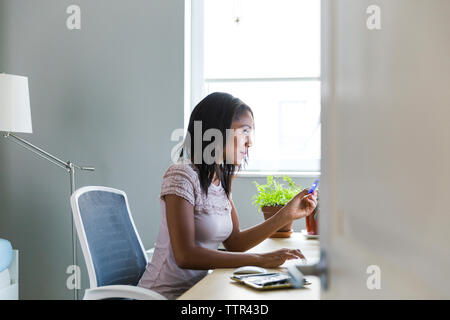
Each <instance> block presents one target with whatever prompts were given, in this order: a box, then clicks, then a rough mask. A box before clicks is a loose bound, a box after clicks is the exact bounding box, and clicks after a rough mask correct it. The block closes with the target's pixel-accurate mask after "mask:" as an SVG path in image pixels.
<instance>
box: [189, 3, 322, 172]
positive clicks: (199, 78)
mask: <svg viewBox="0 0 450 320" xmlns="http://www.w3.org/2000/svg"><path fill="white" fill-rule="evenodd" d="M204 1H205V0H185V37H184V38H185V44H184V45H185V46H184V48H185V54H184V56H185V60H184V62H185V67H184V72H185V75H184V80H185V86H184V90H185V94H184V132H185V133H186V131H187V127H188V124H189V117H190V114H191V112H192V110H193V109H194V107H195V106H196V105H197V104H198V103H199V102H200V101H201V100H202V99H203V96H204V86H203V84H204V83H213V82H216V83H217V82H250V81H251V82H268V81H271V82H281V81H283V82H285V81H319V82H320V83H321V84H322V77H321V75H322V70H321V72H320V75H319V76H318V77H285V78H275V77H274V78H238V79H230V78H226V79H221V78H205V77H204V68H203V66H204V65H203V60H204V58H203V56H204V54H203V41H204V39H203V21H204V19H203V12H204V10H203V8H204ZM268 175H272V176H282V175H289V176H292V177H305V178H309V177H319V176H320V171H288V170H286V171H282V170H278V171H262V170H245V169H243V170H242V171H241V172H239V173H238V174H237V176H242V177H265V176H268Z"/></svg>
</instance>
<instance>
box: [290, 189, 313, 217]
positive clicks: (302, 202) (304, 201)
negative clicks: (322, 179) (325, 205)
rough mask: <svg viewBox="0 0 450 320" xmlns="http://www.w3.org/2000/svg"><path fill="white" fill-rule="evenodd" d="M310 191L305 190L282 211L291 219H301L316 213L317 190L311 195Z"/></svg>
mask: <svg viewBox="0 0 450 320" xmlns="http://www.w3.org/2000/svg"><path fill="white" fill-rule="evenodd" d="M309 191H310V189H303V190H302V191H300V192H299V193H297V194H296V195H295V196H294V197H293V198H292V199H291V200H290V201H289V202H288V203H287V204H286V205H285V206H284V208H283V209H282V210H283V211H284V213H285V214H287V215H288V216H289V217H290V218H291V219H293V220H296V219H301V218H304V217H307V216H309V215H310V214H311V213H313V212H314V209H315V208H316V206H317V190H314V191H312V192H311V193H309Z"/></svg>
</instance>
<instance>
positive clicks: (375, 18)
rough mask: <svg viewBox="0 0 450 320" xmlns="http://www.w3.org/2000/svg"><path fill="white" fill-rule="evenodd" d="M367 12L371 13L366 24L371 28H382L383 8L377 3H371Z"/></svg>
mask: <svg viewBox="0 0 450 320" xmlns="http://www.w3.org/2000/svg"><path fill="white" fill-rule="evenodd" d="M366 13H367V14H369V16H368V17H367V20H366V26H367V29H369V30H380V29H381V9H380V7H379V6H377V5H374V4H372V5H370V6H368V7H367V9H366Z"/></svg>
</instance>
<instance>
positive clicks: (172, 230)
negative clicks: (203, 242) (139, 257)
mask: <svg viewBox="0 0 450 320" xmlns="http://www.w3.org/2000/svg"><path fill="white" fill-rule="evenodd" d="M165 202H166V217H167V227H168V229H169V236H170V242H171V244H172V250H173V253H174V256H175V262H176V263H177V265H178V266H179V267H180V268H184V269H213V268H236V267H240V266H247V265H253V266H262V267H277V266H279V265H281V264H283V263H284V261H286V260H287V259H295V258H302V257H303V255H302V254H301V253H300V252H299V251H296V250H289V249H282V250H277V251H275V252H271V253H266V254H256V253H253V254H252V253H238V252H223V251H219V250H212V249H208V248H203V247H199V246H197V245H196V244H195V225H194V207H193V206H192V204H190V203H189V202H188V201H187V200H185V199H183V198H181V197H179V196H176V195H166V196H165Z"/></svg>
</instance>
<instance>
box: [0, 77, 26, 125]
mask: <svg viewBox="0 0 450 320" xmlns="http://www.w3.org/2000/svg"><path fill="white" fill-rule="evenodd" d="M0 131H6V132H24V133H33V129H32V127H31V112H30V94H29V91H28V78H27V77H22V76H16V75H11V74H5V73H0Z"/></svg>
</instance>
